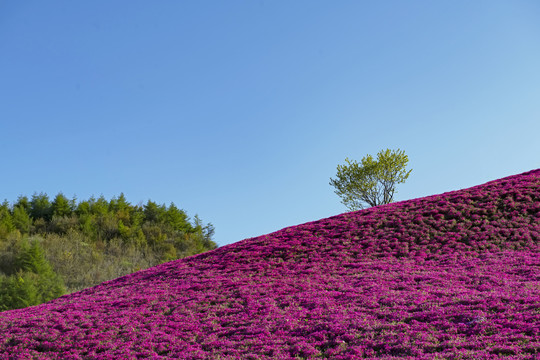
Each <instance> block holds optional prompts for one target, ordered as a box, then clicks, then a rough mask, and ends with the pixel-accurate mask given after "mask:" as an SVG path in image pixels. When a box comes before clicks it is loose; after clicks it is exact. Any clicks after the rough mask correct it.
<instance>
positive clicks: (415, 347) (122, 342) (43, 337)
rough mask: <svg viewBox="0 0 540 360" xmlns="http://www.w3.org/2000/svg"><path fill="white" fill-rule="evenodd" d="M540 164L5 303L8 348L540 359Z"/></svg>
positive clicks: (4, 344) (77, 355)
mask: <svg viewBox="0 0 540 360" xmlns="http://www.w3.org/2000/svg"><path fill="white" fill-rule="evenodd" d="M539 240H540V170H534V171H530V172H527V173H524V174H520V175H515V176H510V177H507V178H503V179H499V180H496V181H492V182H489V183H486V184H484V185H480V186H475V187H472V188H469V189H464V190H459V191H454V192H449V193H444V194H441V195H434V196H429V197H425V198H420V199H414V200H409V201H403V202H399V203H393V204H389V205H383V206H378V207H375V208H370V209H366V210H362V211H357V212H351V213H345V214H342V215H338V216H334V217H331V218H327V219H322V220H318V221H314V222H310V223H306V224H302V225H298V226H294V227H289V228H285V229H283V230H280V231H277V232H275V233H272V234H268V235H264V236H260V237H257V238H252V239H247V240H244V241H240V242H238V243H235V244H232V245H228V246H224V247H221V248H218V249H216V250H213V251H210V252H207V253H204V254H200V255H195V256H191V257H188V258H185V259H181V260H176V261H172V262H168V263H166V264H163V265H159V266H156V267H153V268H150V269H147V270H143V271H139V272H137V273H134V274H131V275H127V276H124V277H121V278H118V279H115V280H112V281H108V282H105V283H102V284H100V285H98V286H96V287H93V288H89V289H86V290H83V291H80V292H77V293H73V294H70V295H66V296H63V297H61V298H58V299H56V300H53V301H51V302H49V303H46V304H43V305H39V306H35V307H31V308H26V309H21V310H12V311H6V312H3V313H0V334H2V336H1V337H0V354H1V355H0V358H1V359H42V358H43V359H124V358H125V359H136V358H139V359H166V358H180V359H316V358H328V359H356V358H385V359H392V358H410V359H460V358H461V359H499V358H509V359H510V358H511V359H535V358H538V357H540V253H539V250H540V248H539V244H540V241H539Z"/></svg>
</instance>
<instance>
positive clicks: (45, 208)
mask: <svg viewBox="0 0 540 360" xmlns="http://www.w3.org/2000/svg"><path fill="white" fill-rule="evenodd" d="M52 213H53V208H52V204H51V202H50V201H49V196H48V195H47V194H45V193H40V194H37V193H35V194H34V195H32V201H30V216H31V217H32V218H34V219H43V220H45V221H48V220H50V219H51V217H52Z"/></svg>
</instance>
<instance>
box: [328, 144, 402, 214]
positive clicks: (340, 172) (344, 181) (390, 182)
mask: <svg viewBox="0 0 540 360" xmlns="http://www.w3.org/2000/svg"><path fill="white" fill-rule="evenodd" d="M345 162H346V163H347V164H346V165H338V166H337V174H336V179H332V178H330V185H332V186H333V187H335V188H336V190H335V193H336V194H338V195H339V196H340V197H341V202H342V203H343V204H344V205H345V206H347V207H348V208H349V209H350V210H351V211H354V210H359V209H363V208H364V205H365V204H367V205H369V206H377V205H382V204H388V203H391V202H392V201H393V199H394V193H395V191H396V190H395V187H396V184H400V183H403V182H405V180H406V179H407V178H408V177H409V174H410V173H411V171H412V170H408V171H407V170H406V169H405V168H406V166H407V163H408V162H409V158H408V157H407V155H405V152H404V151H401V150H399V149H398V150H390V149H386V150H384V151H383V150H381V151H380V152H379V153H378V154H377V160H374V159H373V157H372V156H371V155H367V156H365V157H364V158H363V159H362V162H361V163H360V164H359V163H358V162H357V161H354V160H353V161H351V160H349V159H348V158H347V159H345Z"/></svg>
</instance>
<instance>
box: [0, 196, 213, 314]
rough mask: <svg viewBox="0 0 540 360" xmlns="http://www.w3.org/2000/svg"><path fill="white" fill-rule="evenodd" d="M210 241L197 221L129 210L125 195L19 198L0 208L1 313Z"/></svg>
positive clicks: (153, 208) (208, 246)
mask: <svg viewBox="0 0 540 360" xmlns="http://www.w3.org/2000/svg"><path fill="white" fill-rule="evenodd" d="M213 235H214V227H213V226H212V224H204V223H203V222H202V221H201V220H200V218H199V217H198V216H197V215H196V216H195V217H194V219H193V221H191V220H190V219H189V217H188V216H187V214H186V212H185V211H184V210H182V209H179V208H178V207H177V206H176V205H175V204H173V203H171V204H170V205H169V206H166V205H165V204H157V203H155V202H153V201H151V200H148V202H147V203H146V205H144V206H143V205H132V204H130V203H129V202H128V201H127V199H126V197H125V196H124V194H120V195H119V196H118V197H114V198H112V199H111V200H110V201H107V200H106V199H105V198H104V197H103V196H100V197H99V198H97V199H96V198H94V197H91V198H90V199H88V200H82V201H79V202H78V203H77V202H76V200H75V199H73V200H68V199H67V198H66V197H65V196H64V195H63V194H62V193H59V194H57V195H56V196H55V197H54V200H53V201H52V202H51V201H49V197H48V195H47V194H45V193H40V194H34V195H33V196H32V198H31V200H28V197H26V196H19V198H18V199H17V202H15V203H14V204H13V205H12V206H10V204H9V203H8V202H7V201H5V202H4V203H3V204H1V205H0V310H2V309H4V310H5V309H8V308H9V309H11V308H19V307H24V306H29V305H35V304H39V303H41V302H43V301H48V300H50V299H52V298H54V297H57V296H59V295H61V294H63V293H64V292H66V291H67V292H73V291H77V290H81V289H84V288H86V287H90V286H93V285H97V284H99V283H101V282H103V281H106V280H110V279H114V278H117V277H120V276H122V275H126V274H128V273H131V272H134V271H137V270H140V269H145V268H148V267H151V266H154V265H157V264H159V263H163V262H166V261H170V260H175V259H178V258H182V257H186V256H190V255H195V254H198V253H201V252H204V251H208V250H212V249H215V248H216V247H217V245H216V243H215V242H214V241H213V240H212V237H213ZM28 239H31V241H29V240H28ZM57 274H58V275H57ZM62 281H63V283H62ZM63 284H65V285H63ZM64 286H65V288H64Z"/></svg>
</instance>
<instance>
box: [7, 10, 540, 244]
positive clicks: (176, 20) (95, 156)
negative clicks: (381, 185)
mask: <svg viewBox="0 0 540 360" xmlns="http://www.w3.org/2000/svg"><path fill="white" fill-rule="evenodd" d="M539 39H540V5H539V3H538V2H537V1H532V0H531V1H498V0H486V1H474V2H471V1H446V2H442V1H407V2H405V1H371V2H368V1H316V0H305V1H235V0H230V1H158V2H151V3H150V2H148V1H134V0H129V1H127V0H124V1H122V0H119V1H113V2H111V1H103V0H94V1H85V2H82V1H77V2H75V1H67V0H66V1H58V0H49V1H31V0H29V1H24V2H23V1H16V0H13V1H6V0H4V1H0V136H1V138H0V151H1V154H2V169H3V170H2V177H1V180H0V184H1V187H0V200H1V199H7V200H8V201H11V202H13V201H15V200H16V199H17V197H18V196H19V195H21V194H23V195H28V196H31V195H32V194H33V193H35V192H38V193H39V192H46V193H47V194H49V195H50V196H51V197H52V196H54V195H56V194H57V193H58V192H63V193H64V194H65V195H66V196H68V197H72V196H74V195H76V196H77V198H79V199H87V198H89V197H90V196H92V195H96V196H99V195H101V194H103V195H104V196H105V197H106V198H107V199H110V198H111V197H113V196H117V195H118V194H120V193H121V192H123V193H124V194H125V195H126V197H127V199H128V200H129V201H130V202H132V203H139V202H146V201H147V200H148V199H152V200H153V201H156V202H158V203H166V204H169V203H170V202H174V203H175V204H176V205H177V206H179V207H180V208H183V209H185V210H186V212H187V213H188V215H190V216H194V215H195V214H198V215H199V216H200V217H201V219H202V220H203V222H205V223H206V222H211V223H213V224H214V226H215V227H216V235H215V238H214V239H215V241H216V242H217V243H218V244H219V245H225V244H229V243H232V242H236V241H239V240H242V239H244V238H248V237H253V236H258V235H262V234H266V233H269V232H272V231H275V230H279V229H281V228H283V227H287V226H292V225H296V224H300V223H304V222H308V221H313V220H317V219H320V218H325V217H328V216H332V215H337V214H340V213H343V212H345V211H346V210H347V209H346V208H345V206H344V205H342V204H341V203H340V199H339V198H338V197H337V195H335V194H334V193H333V189H332V188H331V187H330V185H329V184H328V182H329V179H330V177H333V176H335V173H336V166H337V165H338V164H342V163H344V159H345V158H346V157H349V158H351V159H356V160H360V159H361V158H362V157H363V156H365V155H366V154H376V153H377V152H378V151H379V150H381V149H386V148H391V149H397V148H400V149H402V150H404V151H405V152H406V154H407V155H408V156H409V168H412V169H413V172H412V174H411V176H410V177H409V179H408V181H407V182H406V183H405V184H402V185H400V186H399V187H398V188H397V190H398V193H397V195H396V200H407V199H412V198H418V197H423V196H427V195H432V194H437V193H442V192H446V191H451V190H456V189H461V188H466V187H470V186H473V185H478V184H481V183H484V182H486V181H489V180H494V179H497V178H501V177H505V176H509V175H513V174H517V173H521V172H525V171H528V170H532V169H536V168H540V141H539V140H538V136H539V134H540V101H539V100H540V65H539V64H540V40H539Z"/></svg>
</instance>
